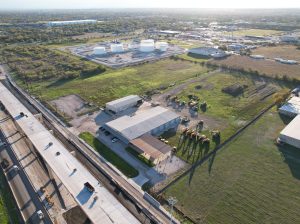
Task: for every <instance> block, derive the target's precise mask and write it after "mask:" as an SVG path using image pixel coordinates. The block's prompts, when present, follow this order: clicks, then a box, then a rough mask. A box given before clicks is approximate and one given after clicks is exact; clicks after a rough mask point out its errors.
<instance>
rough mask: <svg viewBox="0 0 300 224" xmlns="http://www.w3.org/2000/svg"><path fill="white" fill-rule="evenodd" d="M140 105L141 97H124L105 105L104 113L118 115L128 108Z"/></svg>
mask: <svg viewBox="0 0 300 224" xmlns="http://www.w3.org/2000/svg"><path fill="white" fill-rule="evenodd" d="M141 103H142V99H141V97H139V96H137V95H130V96H126V97H123V98H120V99H117V100H114V101H111V102H108V103H106V105H105V108H106V111H108V112H110V113H113V114H118V113H120V112H122V111H124V110H126V109H128V108H130V107H135V106H137V105H139V104H141Z"/></svg>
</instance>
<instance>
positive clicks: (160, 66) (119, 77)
mask: <svg viewBox="0 0 300 224" xmlns="http://www.w3.org/2000/svg"><path fill="white" fill-rule="evenodd" d="M207 71H208V69H207V68H205V67H202V66H200V65H197V64H194V63H191V62H187V61H184V62H177V61H174V60H171V59H165V60H160V61H157V62H154V63H147V64H144V65H140V66H133V67H130V68H123V69H118V70H109V71H107V72H105V73H103V74H101V75H95V76H93V77H89V78H77V79H73V80H69V81H58V82H35V83H32V84H31V86H30V92H31V93H32V94H33V95H36V96H39V97H41V98H42V99H43V100H53V99H56V98H58V97H60V96H64V95H69V94H78V95H80V96H81V97H82V98H84V99H85V100H87V101H90V102H93V103H95V104H97V105H104V104H105V103H106V102H108V101H110V100H113V99H117V98H120V97H123V96H126V95H129V94H145V93H146V92H147V91H151V90H154V89H159V88H161V87H168V86H169V85H170V84H171V83H174V82H176V83H180V82H182V81H184V80H186V79H189V78H192V77H195V76H196V75H199V74H201V73H206V72H207ZM19 84H21V83H20V82H19Z"/></svg>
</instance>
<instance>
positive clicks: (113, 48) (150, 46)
mask: <svg viewBox="0 0 300 224" xmlns="http://www.w3.org/2000/svg"><path fill="white" fill-rule="evenodd" d="M168 46H169V45H168V43H166V42H156V43H155V42H154V40H152V39H148V40H142V41H141V43H140V45H139V50H140V51H141V52H152V51H154V50H155V49H158V50H160V51H166V50H167V49H168ZM110 52H111V53H121V52H124V45H123V44H122V43H120V44H111V45H110ZM93 54H95V55H102V54H106V48H105V47H95V48H94V49H93Z"/></svg>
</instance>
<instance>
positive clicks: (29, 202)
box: [0, 130, 52, 224]
mask: <svg viewBox="0 0 300 224" xmlns="http://www.w3.org/2000/svg"><path fill="white" fill-rule="evenodd" d="M0 141H1V142H5V143H6V144H7V145H6V146H2V147H0V159H1V161H3V159H6V160H7V161H8V162H9V166H8V167H7V168H6V169H4V173H5V176H6V178H7V180H8V184H9V186H10V188H11V191H12V193H13V195H14V198H15V200H16V202H17V205H18V208H19V210H20V213H21V216H22V218H23V220H24V223H25V222H26V223H32V224H35V223H45V224H51V223H52V221H51V219H50V217H49V216H48V214H47V212H46V211H45V209H44V207H43V204H42V202H41V201H40V200H39V198H38V195H37V193H36V192H35V191H34V189H33V187H32V186H31V184H30V181H29V180H28V178H27V176H26V175H25V173H24V171H23V170H22V168H21V166H20V164H19V161H18V159H17V158H16V157H15V155H14V153H13V151H12V148H11V146H10V144H9V142H7V141H6V137H5V136H4V134H3V132H2V130H1V131H0ZM14 165H16V166H18V167H19V170H16V169H14V168H13V166H14ZM38 210H41V211H42V212H43V214H44V219H42V220H40V219H39V217H38V215H37V211H38Z"/></svg>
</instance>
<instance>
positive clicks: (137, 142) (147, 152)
mask: <svg viewBox="0 0 300 224" xmlns="http://www.w3.org/2000/svg"><path fill="white" fill-rule="evenodd" d="M129 146H130V147H131V148H132V149H134V150H135V151H137V152H138V153H140V154H141V155H142V156H144V157H145V158H146V159H148V160H150V161H151V162H152V163H154V164H155V165H156V164H158V163H160V162H161V161H164V160H165V159H167V158H169V157H170V156H171V153H172V147H171V146H169V145H167V144H165V143H164V142H162V141H160V140H158V139H157V138H155V137H153V136H152V135H150V134H145V135H142V136H141V137H139V138H136V139H134V140H131V141H130V143H129Z"/></svg>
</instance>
